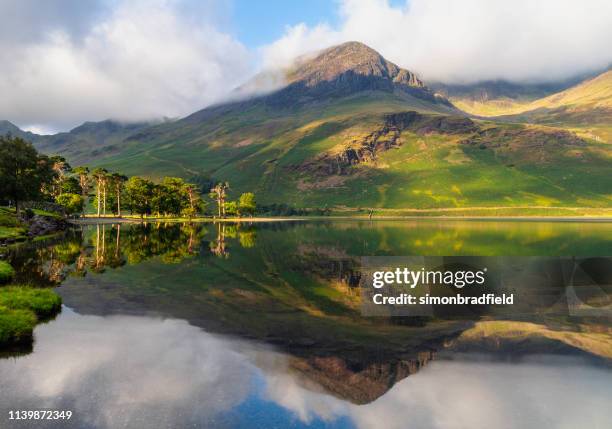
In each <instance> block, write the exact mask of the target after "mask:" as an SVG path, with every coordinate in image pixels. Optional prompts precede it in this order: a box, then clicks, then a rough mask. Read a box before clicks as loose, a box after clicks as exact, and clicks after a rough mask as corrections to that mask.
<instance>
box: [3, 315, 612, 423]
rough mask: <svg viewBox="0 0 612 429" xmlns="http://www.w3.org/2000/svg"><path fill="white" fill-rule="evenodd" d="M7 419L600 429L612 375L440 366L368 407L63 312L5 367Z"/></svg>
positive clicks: (538, 361) (184, 343)
mask: <svg viewBox="0 0 612 429" xmlns="http://www.w3.org/2000/svg"><path fill="white" fill-rule="evenodd" d="M0 380H1V382H0V412H1V413H2V414H1V415H2V420H0V427H22V428H23V427H54V426H53V424H54V423H53V422H44V423H43V424H41V423H40V422H39V423H37V424H32V425H31V426H28V425H27V424H26V423H23V422H20V423H19V424H15V425H13V426H10V425H8V424H7V423H8V421H7V420H6V416H7V412H8V410H9V409H43V408H53V409H70V410H72V411H73V412H74V414H75V417H74V418H73V420H72V421H71V422H70V423H71V424H70V425H66V424H65V423H63V422H62V423H55V425H56V426H55V427H79V428H122V427H125V428H140V427H155V428H166V427H167V428H178V427H180V428H182V427H266V428H267V427H358V428H372V427H385V428H451V429H452V428H466V427H469V428H481V427H482V428H491V427H496V428H551V427H554V428H576V427H589V428H607V427H609V423H610V421H612V409H611V408H610V407H609V404H610V403H612V371H610V370H609V369H606V368H599V367H594V366H592V365H591V364H588V363H587V362H586V361H583V360H578V359H576V358H567V357H559V356H556V357H552V356H536V357H531V358H530V359H529V360H522V361H520V363H504V362H493V361H490V360H487V359H485V358H481V357H478V356H468V357H462V358H461V360H453V361H435V362H433V363H431V364H430V365H428V366H427V367H425V368H424V369H423V370H422V371H420V372H418V373H417V374H415V375H412V376H409V377H407V378H406V379H404V380H402V381H401V382H399V383H397V384H396V385H395V386H394V387H393V388H392V389H391V390H390V391H389V392H387V393H386V394H385V395H383V396H382V397H380V398H378V399H377V400H375V401H374V402H371V403H369V404H367V405H354V404H351V403H349V402H347V401H343V400H341V399H338V398H335V397H333V396H330V395H328V394H326V393H324V392H323V390H322V389H320V388H318V387H317V386H316V385H315V384H313V383H308V382H307V380H304V379H303V378H302V376H300V375H299V374H297V373H296V372H295V371H293V370H292V369H291V367H290V365H289V358H288V357H287V356H285V355H284V354H281V353H278V352H276V351H274V350H273V349H271V348H269V347H263V346H260V345H257V344H255V343H252V342H248V341H242V340H236V339H230V338H228V337H223V336H217V335H211V334H208V333H206V332H204V331H203V330H201V329H200V328H197V327H194V326H191V325H189V324H188V323H187V322H184V321H180V320H173V319H159V318H148V317H131V316H129V317H128V316H109V317H100V316H84V315H79V314H77V313H74V312H72V311H71V310H69V309H67V308H65V309H64V311H63V312H62V314H61V315H60V316H59V317H58V319H56V320H55V321H53V322H51V323H48V324H44V325H41V326H39V327H38V328H37V329H36V343H35V346H34V352H33V353H32V354H30V355H28V356H24V357H20V358H17V359H14V358H9V359H2V360H0Z"/></svg>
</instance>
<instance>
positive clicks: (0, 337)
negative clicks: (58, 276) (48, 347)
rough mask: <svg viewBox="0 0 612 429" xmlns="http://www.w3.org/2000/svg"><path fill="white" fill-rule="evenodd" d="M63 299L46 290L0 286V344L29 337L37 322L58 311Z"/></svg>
mask: <svg viewBox="0 0 612 429" xmlns="http://www.w3.org/2000/svg"><path fill="white" fill-rule="evenodd" d="M61 305H62V299H61V298H60V297H59V295H56V294H55V293H54V292H53V291H52V290H49V289H36V288H31V287H24V286H8V287H2V288H0V347H2V346H7V345H10V344H19V343H23V342H27V341H29V340H31V338H32V333H33V331H34V327H35V326H36V324H37V323H38V322H39V321H41V320H44V319H48V318H49V317H52V316H54V315H55V314H57V313H58V312H59V311H60V309H61Z"/></svg>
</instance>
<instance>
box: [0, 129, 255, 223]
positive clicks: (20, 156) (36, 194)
mask: <svg viewBox="0 0 612 429" xmlns="http://www.w3.org/2000/svg"><path fill="white" fill-rule="evenodd" d="M206 188H209V189H206ZM229 189H230V187H229V183H227V182H222V183H218V184H216V185H214V186H212V187H210V186H203V185H200V186H198V185H196V184H194V183H189V182H187V181H185V180H184V179H182V178H179V177H163V178H162V179H161V180H160V181H159V182H157V183H156V182H154V181H152V180H150V179H147V178H144V177H140V176H131V177H128V176H126V175H124V174H121V173H119V172H110V171H108V170H106V169H104V168H99V167H98V168H93V169H90V168H89V167H87V166H78V167H74V168H73V167H71V166H70V164H69V163H68V162H67V161H66V160H65V159H64V158H63V157H61V156H51V157H50V156H47V155H43V154H39V153H38V152H37V151H36V149H35V148H34V147H33V146H32V144H31V143H29V142H27V141H25V140H24V139H22V138H19V137H11V136H5V137H0V199H3V200H5V201H11V202H13V203H14V204H15V208H16V211H17V214H19V211H20V207H21V203H22V202H24V201H31V200H42V201H49V202H55V203H57V204H59V205H60V206H62V207H63V209H64V210H65V212H66V213H67V214H72V215H74V214H84V212H85V203H86V202H87V201H90V202H91V204H92V206H93V209H94V211H95V213H96V214H97V216H105V215H107V214H108V213H111V214H113V215H116V216H119V217H121V216H122V214H123V213H124V212H125V210H127V211H129V212H130V213H131V214H136V215H140V216H141V217H144V216H151V215H154V216H157V217H161V216H183V217H188V218H193V217H196V216H198V215H205V214H207V207H208V204H207V201H206V200H205V199H204V198H203V197H202V196H203V195H206V194H208V196H209V197H210V198H211V199H212V200H214V201H215V202H216V205H217V207H216V210H215V214H216V215H218V216H219V217H226V216H252V215H253V214H255V211H256V209H257V206H256V202H255V195H254V194H253V193H251V192H247V193H244V194H242V195H241V196H240V197H239V199H238V200H237V201H230V200H228V191H229Z"/></svg>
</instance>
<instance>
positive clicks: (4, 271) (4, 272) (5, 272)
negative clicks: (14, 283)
mask: <svg viewBox="0 0 612 429" xmlns="http://www.w3.org/2000/svg"><path fill="white" fill-rule="evenodd" d="M14 275H15V270H14V269H13V267H11V264H9V263H8V262H6V261H0V283H6V282H8V281H9V280H10V279H12V278H13V276H14Z"/></svg>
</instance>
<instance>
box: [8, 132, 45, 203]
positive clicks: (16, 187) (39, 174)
mask: <svg viewBox="0 0 612 429" xmlns="http://www.w3.org/2000/svg"><path fill="white" fill-rule="evenodd" d="M54 179H55V172H54V171H53V169H52V164H51V162H50V160H49V158H48V157H47V156H45V155H39V154H38V152H37V151H36V149H34V147H33V146H32V144H31V143H29V142H27V141H25V140H24V139H22V138H20V137H11V136H7V137H0V196H1V197H4V198H6V199H10V200H12V201H14V202H15V210H16V212H17V215H19V214H20V202H21V201H26V200H30V199H36V198H39V197H40V196H41V194H42V189H43V188H45V187H47V186H49V185H50V184H51V183H53V180H54Z"/></svg>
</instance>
